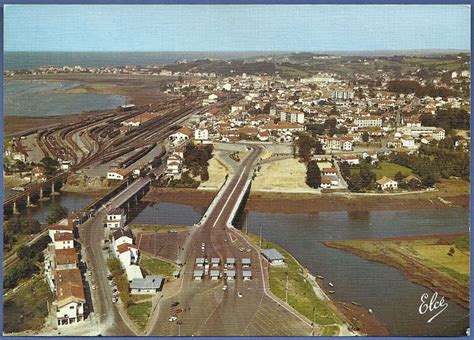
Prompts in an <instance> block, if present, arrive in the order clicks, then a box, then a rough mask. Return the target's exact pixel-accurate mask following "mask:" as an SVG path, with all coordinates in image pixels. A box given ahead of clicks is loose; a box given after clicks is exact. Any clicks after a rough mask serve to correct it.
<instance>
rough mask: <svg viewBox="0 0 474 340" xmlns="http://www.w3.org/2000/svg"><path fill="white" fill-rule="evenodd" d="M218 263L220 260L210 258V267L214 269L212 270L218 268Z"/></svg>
mask: <svg viewBox="0 0 474 340" xmlns="http://www.w3.org/2000/svg"><path fill="white" fill-rule="evenodd" d="M220 263H221V259H220V258H218V257H213V258H211V266H212V267H214V268H215V267H218V266H219V264H220Z"/></svg>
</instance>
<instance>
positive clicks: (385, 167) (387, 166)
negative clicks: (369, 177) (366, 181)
mask: <svg viewBox="0 0 474 340" xmlns="http://www.w3.org/2000/svg"><path fill="white" fill-rule="evenodd" d="M372 171H373V172H374V173H375V175H376V176H377V180H379V179H381V178H382V177H383V176H387V177H390V178H391V179H394V177H395V174H396V173H397V172H399V171H400V172H401V173H402V175H403V176H405V177H406V176H408V175H411V174H412V173H413V172H412V171H411V169H409V168H407V167H404V166H401V165H398V164H395V163H390V162H380V164H379V166H378V167H377V168H375V167H374V168H373V169H372ZM356 172H359V168H357V167H354V168H351V174H353V173H356Z"/></svg>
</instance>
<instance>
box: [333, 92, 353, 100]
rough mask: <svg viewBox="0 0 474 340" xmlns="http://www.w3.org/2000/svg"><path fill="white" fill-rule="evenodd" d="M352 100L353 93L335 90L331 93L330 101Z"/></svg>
mask: <svg viewBox="0 0 474 340" xmlns="http://www.w3.org/2000/svg"><path fill="white" fill-rule="evenodd" d="M353 98H354V92H353V91H347V90H336V91H334V92H333V93H332V99H335V100H348V99H353Z"/></svg>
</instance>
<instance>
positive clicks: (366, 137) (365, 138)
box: [362, 131, 369, 143]
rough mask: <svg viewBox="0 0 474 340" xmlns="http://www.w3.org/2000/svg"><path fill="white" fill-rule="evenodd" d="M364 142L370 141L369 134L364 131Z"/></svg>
mask: <svg viewBox="0 0 474 340" xmlns="http://www.w3.org/2000/svg"><path fill="white" fill-rule="evenodd" d="M362 141H363V142H365V143H367V142H368V141H369V133H368V132H367V131H364V133H363V134H362Z"/></svg>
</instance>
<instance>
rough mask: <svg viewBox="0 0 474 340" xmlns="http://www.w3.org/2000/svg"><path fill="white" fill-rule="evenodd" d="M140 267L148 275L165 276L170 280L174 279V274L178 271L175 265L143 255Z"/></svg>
mask: <svg viewBox="0 0 474 340" xmlns="http://www.w3.org/2000/svg"><path fill="white" fill-rule="evenodd" d="M140 267H141V268H142V269H143V270H144V271H145V273H146V274H147V275H163V277H165V278H167V279H168V280H172V279H173V272H174V271H175V270H176V266H175V265H174V264H171V263H169V262H166V261H163V260H160V259H157V258H153V257H150V256H147V255H143V254H142V255H141V258H140Z"/></svg>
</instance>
